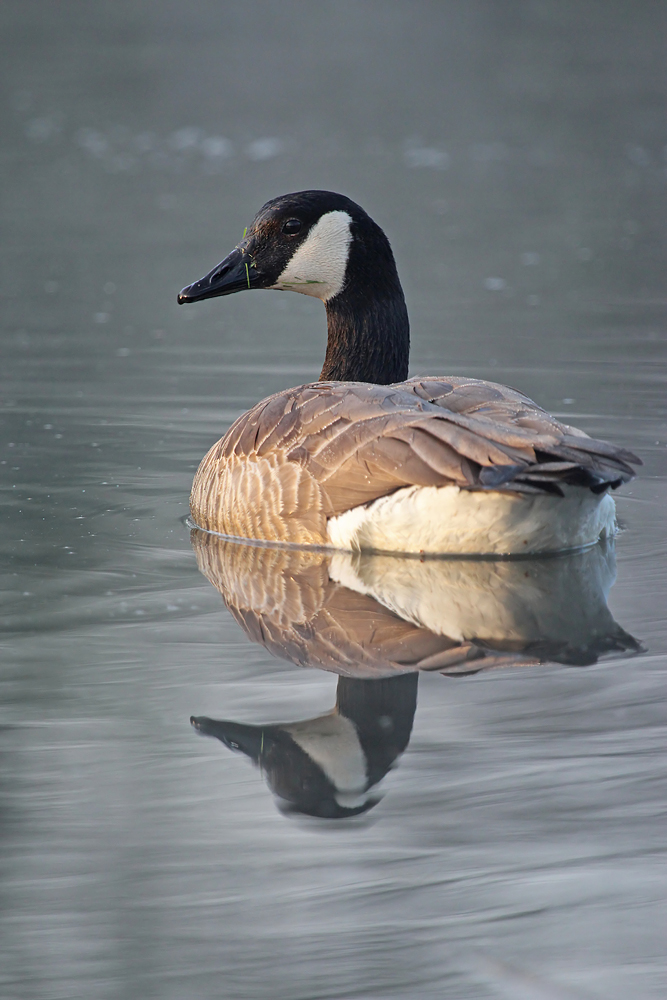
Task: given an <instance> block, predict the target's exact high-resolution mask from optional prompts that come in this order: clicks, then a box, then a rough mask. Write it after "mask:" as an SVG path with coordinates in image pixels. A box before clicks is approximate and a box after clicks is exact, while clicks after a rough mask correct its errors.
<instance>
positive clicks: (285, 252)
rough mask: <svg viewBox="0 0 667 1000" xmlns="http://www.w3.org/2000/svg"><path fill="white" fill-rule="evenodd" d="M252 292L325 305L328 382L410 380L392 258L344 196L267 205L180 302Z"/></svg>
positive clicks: (318, 194)
mask: <svg viewBox="0 0 667 1000" xmlns="http://www.w3.org/2000/svg"><path fill="white" fill-rule="evenodd" d="M251 288H277V289H283V290H286V291H294V292H301V293H302V294H304V295H312V296H315V298H318V299H321V300H322V301H323V302H325V303H326V307H327V316H328V328H329V343H328V347H327V357H326V359H325V363H324V368H323V369H322V376H321V377H322V378H323V379H347V380H350V379H352V380H355V381H361V382H384V383H387V382H394V381H399V380H400V379H403V378H405V377H406V375H407V370H408V355H409V350H410V327H409V323H408V315H407V310H406V308H405V300H404V298H403V290H402V288H401V284H400V281H399V279H398V274H397V271H396V264H395V262H394V255H393V254H392V252H391V247H390V246H389V241H388V239H387V237H386V236H385V234H384V233H383V232H382V230H381V229H380V227H379V226H378V225H377V224H376V223H375V222H373V220H372V219H371V217H370V216H369V215H367V214H366V212H364V210H363V208H360V207H359V205H357V204H355V203H354V202H353V201H350V199H349V198H346V197H345V196H344V195H342V194H335V193H334V192H332V191H298V192H296V193H294V194H284V195H281V196H280V197H279V198H274V199H273V200H272V201H269V202H267V203H266V205H264V207H263V208H261V209H260V211H259V212H258V213H257V215H256V216H255V218H254V219H253V221H252V223H251V225H250V226H249V228H248V229H247V230H246V232H245V233H244V235H243V239H242V240H241V241H240V243H238V244H237V245H236V246H235V247H234V249H233V250H232V252H231V253H230V254H228V255H227V257H225V259H224V260H223V261H222V262H221V263H220V264H218V265H217V267H214V268H213V270H212V271H210V272H209V273H208V274H207V275H205V276H204V277H203V278H201V279H200V280H199V281H195V282H194V283H193V284H192V285H188V286H187V287H186V288H184V289H183V290H182V291H181V292H180V293H179V296H178V301H179V303H180V304H181V305H183V304H185V303H188V302H199V301H200V300H201V299H210V298H215V297H216V296H219V295H231V294H232V293H233V292H242V291H245V290H247V289H251Z"/></svg>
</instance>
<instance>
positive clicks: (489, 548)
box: [179, 191, 639, 555]
mask: <svg viewBox="0 0 667 1000" xmlns="http://www.w3.org/2000/svg"><path fill="white" fill-rule="evenodd" d="M248 288H277V289H291V290H294V291H299V292H302V293H303V294H307V295H314V296H316V297H319V298H321V299H322V300H323V301H324V302H325V305H326V309H327V318H328V344H327V352H326V358H325V362H324V367H323V369H322V375H321V377H320V381H319V382H316V383H312V384H309V385H303V386H298V387H297V388H292V389H287V390H285V391H283V392H279V393H276V394H275V395H274V396H270V397H269V398H268V399H265V400H263V401H262V402H260V403H258V404H257V405H256V406H254V407H253V408H252V409H251V410H249V411H248V412H247V413H245V414H243V415H242V416H241V417H239V419H238V420H237V421H236V422H235V423H234V424H233V425H232V427H231V428H230V430H229V431H228V432H227V434H226V435H225V436H224V437H223V438H222V439H221V440H220V441H218V442H217V444H215V445H214V446H213V447H212V448H211V450H210V451H209V452H208V454H207V455H206V456H205V458H204V459H203V461H202V463H201V465H200V467H199V469H198V471H197V474H196V476H195V480H194V483H193V487H192V495H191V500H190V507H191V514H192V517H193V519H194V521H195V522H196V524H197V525H198V526H199V527H201V528H204V529H206V530H208V531H213V532H217V533H220V534H223V535H228V536H232V537H237V538H252V539H261V540H265V541H271V542H280V543H288V544H289V543H291V544H297V545H318V546H322V545H324V546H330V547H333V548H338V549H345V550H352V551H355V550H356V551H362V550H375V551H388V552H408V553H409V552H412V553H420V552H423V553H432V554H444V553H448V554H457V553H459V554H480V555H485V554H488V555H491V554H493V555H500V554H502V555H515V554H527V553H535V552H549V551H562V550H565V549H571V548H579V547H582V546H586V545H590V544H593V543H595V542H596V541H597V540H598V539H599V538H600V537H605V536H609V535H611V534H613V532H614V530H615V507H614V501H613V498H612V497H611V495H610V491H611V490H613V489H615V488H616V487H617V486H619V485H620V484H621V483H623V482H627V481H628V480H629V479H631V478H632V476H633V474H634V471H633V468H632V465H633V464H637V463H639V459H637V458H636V457H635V456H634V455H632V454H631V453H629V452H627V451H624V450H623V449H620V448H616V447H614V446H613V445H610V444H608V443H606V442H604V441H596V440H593V439H592V438H590V437H588V435H586V434H585V433H584V432H583V431H580V430H578V429H576V428H572V427H569V426H568V425H566V424H562V423H561V422H560V421H558V420H556V419H555V418H554V417H552V416H550V415H549V414H548V413H547V412H546V411H545V410H543V409H541V407H539V406H537V405H536V404H535V403H534V402H533V401H532V400H531V399H529V398H528V397H527V396H524V395H523V394H522V393H520V392H518V391H517V390H515V389H510V388H508V387H507V386H502V385H497V384H496V383H492V382H486V381H483V380H479V379H468V378H461V377H447V376H438V377H432V376H430V377H425V378H413V379H410V380H406V376H407V366H408V355H409V324H408V318H407V311H406V308H405V300H404V298H403V292H402V289H401V285H400V282H399V279H398V275H397V272H396V266H395V263H394V258H393V254H392V252H391V248H390V246H389V243H388V241H387V238H386V237H385V235H384V233H383V232H382V230H381V229H380V228H379V226H377V225H376V223H375V222H373V220H372V219H370V217H369V216H368V215H367V214H366V213H365V212H364V211H363V209H361V208H360V207H359V206H358V205H355V204H354V202H351V201H350V200H349V199H347V198H344V197H343V196H342V195H336V194H333V193H331V192H326V191H306V192H299V193H297V194H292V195H285V196H283V197H281V198H276V199H274V200H273V201H271V202H268V203H267V204H266V205H265V206H264V207H263V208H262V209H261V210H260V212H259V213H258V215H257V216H256V218H255V220H254V221H253V223H252V225H251V226H250V228H249V229H248V231H247V233H246V235H245V236H244V239H243V240H242V241H241V243H240V244H239V245H238V246H237V247H236V248H235V249H234V250H233V251H232V253H231V254H229V255H228V257H226V258H225V260H223V261H222V263H221V264H219V265H218V266H217V267H216V268H214V269H213V271H211V272H210V273H209V274H208V275H206V276H205V277H204V278H202V279H201V280H200V281H198V282H195V283H194V284H192V285H189V286H188V287H187V288H185V289H183V291H182V292H181V293H180V295H179V302H181V303H185V302H195V301H199V300H200V299H204V298H211V297H215V296H219V295H227V294H231V293H233V292H236V291H242V290H243V289H248Z"/></svg>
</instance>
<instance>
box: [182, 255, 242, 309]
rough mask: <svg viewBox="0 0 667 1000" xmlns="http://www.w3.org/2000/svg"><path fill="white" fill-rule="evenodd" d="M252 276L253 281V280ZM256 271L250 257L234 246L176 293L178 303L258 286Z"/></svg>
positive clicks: (210, 297)
mask: <svg viewBox="0 0 667 1000" xmlns="http://www.w3.org/2000/svg"><path fill="white" fill-rule="evenodd" d="M253 278H254V281H253ZM257 278H258V272H257V270H256V269H255V267H254V265H253V261H252V257H250V256H249V255H248V254H246V253H245V252H244V251H243V250H240V249H239V248H238V247H236V248H235V249H234V250H232V252H231V253H230V254H228V255H227V256H226V257H225V259H224V260H223V261H221V263H220V264H218V265H217V267H214V268H213V270H212V271H210V272H209V273H208V274H207V275H205V277H203V278H200V279H199V281H195V282H193V283H192V284H191V285H187V286H186V287H185V288H184V289H183V290H182V291H181V292H179V293H178V304H179V305H180V306H182V305H184V304H185V303H186V302H201V300H202V299H213V298H216V297H217V296H218V295H232V293H233V292H242V291H243V290H244V289H247V288H257V287H259V282H258V281H257Z"/></svg>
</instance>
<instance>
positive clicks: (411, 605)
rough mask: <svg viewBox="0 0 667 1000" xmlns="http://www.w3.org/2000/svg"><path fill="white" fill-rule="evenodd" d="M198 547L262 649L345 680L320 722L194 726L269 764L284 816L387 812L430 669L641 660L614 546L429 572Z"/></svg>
mask: <svg viewBox="0 0 667 1000" xmlns="http://www.w3.org/2000/svg"><path fill="white" fill-rule="evenodd" d="M191 537H192V544H193V547H194V549H195V553H196V555H197V562H198V565H199V569H200V570H201V572H202V573H203V574H204V575H205V576H206V577H207V578H208V579H209V580H210V581H211V583H212V584H213V586H214V587H216V589H217V590H219V591H220V593H221V594H222V597H223V600H224V602H225V604H226V606H227V608H228V609H229V610H230V611H231V613H232V614H233V616H234V617H235V619H236V620H237V622H238V623H239V624H240V625H241V627H242V628H243V630H244V631H245V632H246V634H247V635H248V637H249V638H250V639H251V640H252V641H253V642H257V643H259V644H261V645H262V646H264V647H266V649H268V650H269V651H270V652H271V653H273V654H274V655H276V656H279V657H283V658H284V659H288V660H291V661H292V662H294V663H296V664H299V665H301V666H306V667H319V668H321V669H324V670H331V671H334V672H335V673H337V674H340V675H341V676H340V678H339V681H338V689H337V697H336V705H335V706H334V708H333V709H332V710H331V712H329V713H327V714H325V715H322V716H318V717H317V718H314V719H306V720H302V721H297V722H286V723H282V724H279V725H245V724H241V723H237V722H233V721H231V720H214V719H209V718H206V717H203V716H200V717H197V718H193V719H192V720H191V721H192V724H193V726H194V727H195V728H196V729H197V730H198V731H199V732H201V733H203V734H205V735H209V736H215V737H217V738H218V739H219V740H221V741H222V742H223V743H224V744H225V745H226V746H227V747H229V748H230V749H232V750H235V751H238V752H241V753H244V754H246V755H247V756H248V757H250V758H251V760H252V761H253V762H254V763H255V764H258V765H259V766H260V768H261V769H262V772H263V773H264V775H265V776H266V779H267V782H268V784H269V786H270V788H271V790H272V791H273V792H274V794H275V795H276V796H277V799H278V803H279V805H280V807H281V808H283V809H285V810H286V811H298V812H303V813H307V814H309V815H313V816H323V817H328V818H339V817H345V816H351V815H355V814H358V813H361V812H365V811H366V810H368V809H370V808H372V806H373V805H375V804H376V802H378V801H379V799H378V798H377V795H376V794H374V791H373V790H374V789H375V788H376V786H377V785H378V783H379V782H380V781H381V779H382V778H383V777H384V775H385V774H386V773H387V771H388V770H389V768H390V767H391V766H392V765H393V764H394V762H395V761H396V760H397V758H398V757H399V756H400V755H401V754H402V753H403V751H404V750H405V748H406V746H407V744H408V740H409V738H410V732H411V730H412V722H413V718H414V713H415V710H416V705H417V682H418V676H419V672H421V671H439V672H440V673H441V674H444V675H446V676H450V677H451V676H462V675H467V674H474V673H477V672H479V671H481V670H489V669H494V668H498V667H508V666H512V667H518V666H534V665H537V664H539V663H543V662H545V661H555V662H559V663H564V664H570V665H577V666H586V665H588V664H592V663H595V662H596V661H597V660H598V658H599V657H600V656H601V655H603V654H606V653H614V652H618V653H626V654H627V653H628V652H637V651H638V650H639V649H640V645H639V643H638V642H637V640H636V639H635V638H634V637H633V636H631V635H630V634H629V633H628V632H626V631H625V630H624V629H623V628H622V627H621V626H620V625H619V624H618V623H617V622H616V621H615V620H614V618H613V616H612V614H611V612H610V610H609V608H608V606H607V597H608V594H609V591H610V589H611V586H612V584H613V582H614V579H615V573H616V565H615V556H614V547H613V544H605V545H602V544H600V545H596V546H595V547H594V548H591V549H588V550H587V551H585V552H578V553H576V554H574V555H566V556H560V557H551V558H544V559H530V560H490V559H486V560H471V559H447V560H446V559H430V560H425V561H420V560H417V559H410V558H404V557H398V556H386V555H370V554H352V553H345V552H335V553H330V552H317V551H312V550H288V549H281V548H273V547H264V546H259V545H242V544H238V543H234V542H230V541H226V540H224V539H222V538H220V537H217V536H215V535H209V534H206V533H204V532H201V531H193V532H192V536H191Z"/></svg>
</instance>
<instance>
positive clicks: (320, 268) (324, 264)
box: [271, 212, 352, 302]
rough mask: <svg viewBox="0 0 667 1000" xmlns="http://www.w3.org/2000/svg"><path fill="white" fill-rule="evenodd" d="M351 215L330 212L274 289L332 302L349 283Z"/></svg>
mask: <svg viewBox="0 0 667 1000" xmlns="http://www.w3.org/2000/svg"><path fill="white" fill-rule="evenodd" d="M351 223H352V218H351V216H349V215H348V214H347V212H327V213H326V215H323V216H322V218H321V219H319V220H318V222H316V223H315V225H314V226H313V228H312V229H311V230H310V232H309V233H308V236H307V238H306V240H305V241H304V242H303V243H302V244H301V246H300V247H299V248H298V250H296V252H295V254H294V256H293V257H292V258H291V260H290V261H289V263H288V264H287V267H286V268H285V270H284V271H283V273H282V274H281V275H280V277H279V278H278V280H277V281H276V283H275V285H272V286H271V287H272V288H280V289H282V290H284V291H292V292H302V293H303V294H304V295H313V296H315V298H316V299H322V301H323V302H326V301H327V299H332V298H333V297H334V295H338V293H339V292H340V291H341V290H342V288H343V285H344V283H345V271H346V269H347V258H348V256H349V251H350V243H351V242H352V232H351V230H350V225H351Z"/></svg>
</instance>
